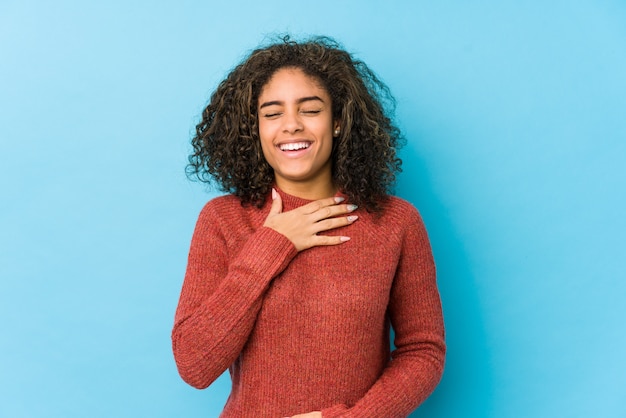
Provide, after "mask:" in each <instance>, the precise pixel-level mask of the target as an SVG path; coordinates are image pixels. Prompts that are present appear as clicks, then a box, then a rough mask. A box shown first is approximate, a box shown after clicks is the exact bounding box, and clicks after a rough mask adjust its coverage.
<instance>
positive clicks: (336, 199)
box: [335, 196, 346, 203]
mask: <svg viewBox="0 0 626 418" xmlns="http://www.w3.org/2000/svg"><path fill="white" fill-rule="evenodd" d="M344 200H346V199H345V198H343V197H341V196H337V197H335V202H336V203H341V202H343V201H344Z"/></svg>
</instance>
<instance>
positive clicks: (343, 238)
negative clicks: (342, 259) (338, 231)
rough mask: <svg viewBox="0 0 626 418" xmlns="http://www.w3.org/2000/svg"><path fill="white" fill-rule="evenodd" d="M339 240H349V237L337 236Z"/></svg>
mask: <svg viewBox="0 0 626 418" xmlns="http://www.w3.org/2000/svg"><path fill="white" fill-rule="evenodd" d="M339 240H340V241H341V242H346V241H350V237H341V238H339Z"/></svg>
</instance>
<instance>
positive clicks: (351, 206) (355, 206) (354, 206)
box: [348, 205, 358, 212]
mask: <svg viewBox="0 0 626 418" xmlns="http://www.w3.org/2000/svg"><path fill="white" fill-rule="evenodd" d="M357 209H358V206H357V205H348V210H349V211H350V212H352V211H353V210H357Z"/></svg>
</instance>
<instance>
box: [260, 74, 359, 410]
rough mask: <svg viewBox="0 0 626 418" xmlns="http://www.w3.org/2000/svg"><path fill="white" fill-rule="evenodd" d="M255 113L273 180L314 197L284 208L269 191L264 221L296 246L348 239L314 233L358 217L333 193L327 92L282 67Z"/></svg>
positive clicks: (332, 123)
mask: <svg viewBox="0 0 626 418" xmlns="http://www.w3.org/2000/svg"><path fill="white" fill-rule="evenodd" d="M257 113H258V115H259V136H260V140H261V147H262V149H263V156H264V157H265V159H266V161H267V162H268V163H269V164H270V166H272V168H273V169H274V179H275V182H276V185H277V186H278V187H279V188H280V189H282V190H283V191H285V192H286V193H289V194H291V195H293V196H298V197H301V198H304V199H307V200H313V202H311V203H309V204H307V205H304V206H301V207H299V208H297V209H294V210H291V211H287V212H283V211H282V207H283V204H282V201H281V198H280V195H279V194H278V193H277V192H276V191H275V190H272V199H273V200H272V206H271V208H270V212H269V214H268V216H267V218H266V219H265V223H264V226H266V227H269V228H272V229H274V230H275V231H277V232H279V233H281V234H282V235H284V236H285V237H287V238H288V239H289V240H290V241H291V242H292V243H293V245H294V246H295V248H296V249H297V250H298V251H304V250H306V249H308V248H311V247H315V246H318V245H338V244H342V243H344V242H346V241H348V240H349V239H350V238H349V237H345V236H339V237H335V236H333V237H331V236H324V235H317V234H318V233H319V232H323V231H328V230H331V229H334V228H339V227H341V226H345V225H349V224H351V223H353V222H355V221H356V220H357V219H358V217H357V216H355V215H349V216H343V215H348V214H349V213H350V212H352V211H354V210H355V209H356V206H354V205H347V204H342V202H343V198H341V197H335V194H336V193H337V188H336V187H335V185H334V184H333V181H332V174H331V173H332V162H331V158H330V157H331V152H332V143H333V134H334V131H335V130H337V129H339V121H336V120H333V118H332V102H331V98H330V95H329V94H328V92H327V91H326V90H325V89H324V88H323V87H322V86H321V85H320V83H319V82H318V81H317V80H316V79H314V78H312V77H309V76H307V75H306V74H304V73H303V72H302V71H301V70H300V69H297V68H283V69H280V70H278V71H276V73H275V74H274V75H273V76H272V78H271V79H270V80H269V81H268V83H267V84H266V85H265V86H264V87H263V89H262V91H261V94H260V96H259V102H258V112H257ZM281 146H282V147H283V149H282V150H281ZM285 148H301V149H296V150H292V151H288V150H285ZM321 417H322V413H321V412H320V411H313V412H308V413H304V414H299V415H294V416H293V417H291V418H321Z"/></svg>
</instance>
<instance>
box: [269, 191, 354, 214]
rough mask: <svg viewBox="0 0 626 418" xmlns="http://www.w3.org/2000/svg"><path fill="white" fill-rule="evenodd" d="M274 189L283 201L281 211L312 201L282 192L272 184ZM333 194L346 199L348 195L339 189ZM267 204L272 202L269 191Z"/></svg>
mask: <svg viewBox="0 0 626 418" xmlns="http://www.w3.org/2000/svg"><path fill="white" fill-rule="evenodd" d="M274 189H275V190H276V192H278V194H280V197H281V199H282V201H283V212H286V211H289V210H292V209H296V208H299V207H300V206H304V205H306V204H307V203H311V202H313V200H310V199H304V198H302V197H298V196H294V195H290V194H288V193H286V192H284V191H283V190H281V189H279V188H278V187H277V186H276V185H274ZM335 196H341V197H343V198H345V199H346V201H347V199H348V197H347V196H346V195H345V194H343V193H342V192H341V191H338V192H337V193H336V194H335ZM268 201H269V204H270V205H271V204H272V193H271V191H270V193H269V198H268ZM346 201H344V202H342V203H346Z"/></svg>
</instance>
